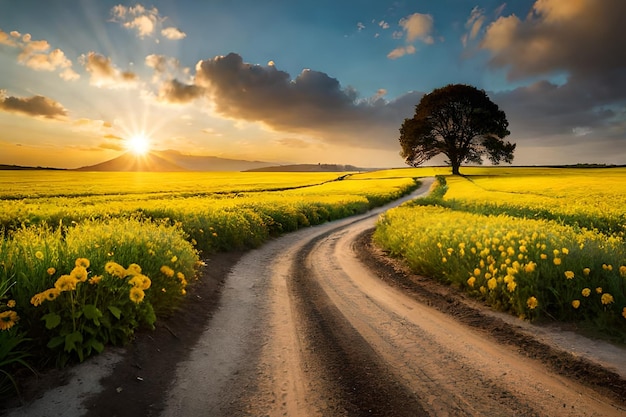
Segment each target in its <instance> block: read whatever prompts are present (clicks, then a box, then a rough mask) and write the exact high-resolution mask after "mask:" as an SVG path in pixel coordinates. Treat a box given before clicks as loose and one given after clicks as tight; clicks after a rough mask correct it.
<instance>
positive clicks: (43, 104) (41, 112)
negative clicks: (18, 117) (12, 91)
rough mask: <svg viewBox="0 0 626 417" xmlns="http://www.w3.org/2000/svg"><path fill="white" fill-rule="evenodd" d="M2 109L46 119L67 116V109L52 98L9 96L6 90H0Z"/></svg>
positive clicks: (0, 108) (0, 105) (0, 107)
mask: <svg viewBox="0 0 626 417" xmlns="http://www.w3.org/2000/svg"><path fill="white" fill-rule="evenodd" d="M0 110H3V111H6V112H9V113H19V114H23V115H26V116H31V117H43V118H46V119H64V118H65V116H67V110H65V108H64V107H63V106H62V105H61V104H60V103H58V102H56V101H54V100H52V99H50V98H47V97H44V96H32V97H26V98H19V97H12V96H7V95H6V91H4V90H0Z"/></svg>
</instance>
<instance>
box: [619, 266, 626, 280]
mask: <svg viewBox="0 0 626 417" xmlns="http://www.w3.org/2000/svg"><path fill="white" fill-rule="evenodd" d="M619 274H620V275H621V276H623V277H624V278H626V265H622V266H620V267H619Z"/></svg>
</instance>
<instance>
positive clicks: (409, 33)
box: [399, 13, 435, 44]
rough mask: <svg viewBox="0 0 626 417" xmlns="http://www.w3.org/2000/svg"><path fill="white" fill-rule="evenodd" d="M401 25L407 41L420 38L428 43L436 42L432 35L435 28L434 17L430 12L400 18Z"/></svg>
mask: <svg viewBox="0 0 626 417" xmlns="http://www.w3.org/2000/svg"><path fill="white" fill-rule="evenodd" d="M399 25H400V26H401V27H402V29H403V30H404V33H405V35H406V41H407V42H414V41H416V40H420V41H422V42H424V43H427V44H432V43H434V42H435V41H434V39H433V37H432V35H431V32H432V30H433V17H432V16H431V15H429V14H421V13H413V14H412V15H409V16H407V17H405V18H402V19H400V22H399Z"/></svg>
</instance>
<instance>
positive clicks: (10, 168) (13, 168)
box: [0, 164, 64, 171]
mask: <svg viewBox="0 0 626 417" xmlns="http://www.w3.org/2000/svg"><path fill="white" fill-rule="evenodd" d="M37 170H48V171H63V170H64V168H50V167H29V166H22V165H7V164H0V171H37Z"/></svg>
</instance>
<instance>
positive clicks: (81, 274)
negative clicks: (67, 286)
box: [70, 266, 88, 282]
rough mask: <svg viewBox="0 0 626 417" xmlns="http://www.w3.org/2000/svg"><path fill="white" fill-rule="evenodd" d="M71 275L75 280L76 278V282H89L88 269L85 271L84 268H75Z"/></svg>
mask: <svg viewBox="0 0 626 417" xmlns="http://www.w3.org/2000/svg"><path fill="white" fill-rule="evenodd" d="M70 275H71V276H72V277H74V278H76V280H78V281H80V282H85V281H87V275H88V273H87V269H85V267H84V266H76V267H74V269H72V272H70Z"/></svg>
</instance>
